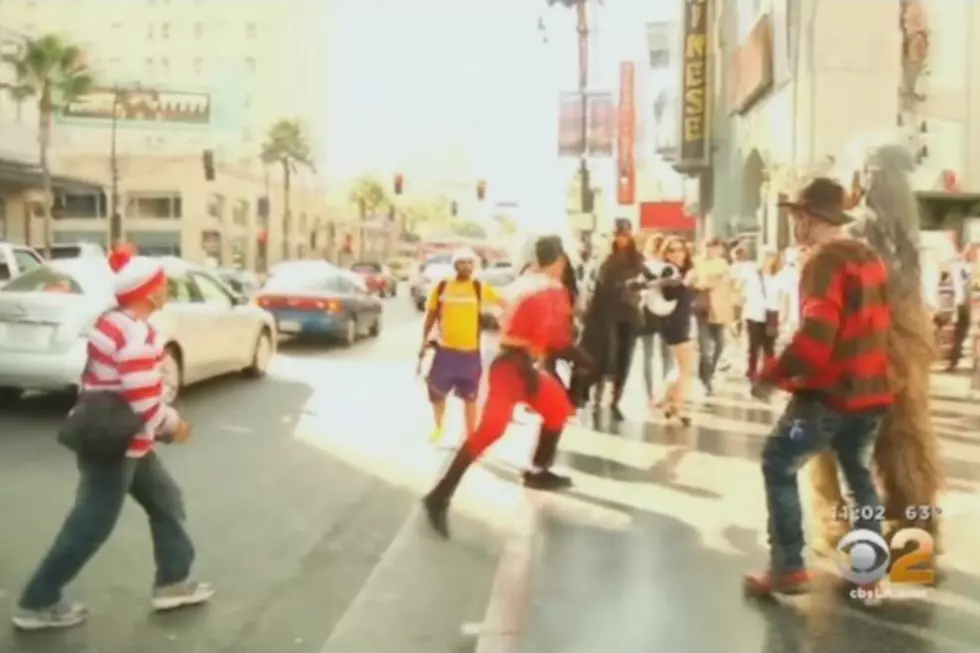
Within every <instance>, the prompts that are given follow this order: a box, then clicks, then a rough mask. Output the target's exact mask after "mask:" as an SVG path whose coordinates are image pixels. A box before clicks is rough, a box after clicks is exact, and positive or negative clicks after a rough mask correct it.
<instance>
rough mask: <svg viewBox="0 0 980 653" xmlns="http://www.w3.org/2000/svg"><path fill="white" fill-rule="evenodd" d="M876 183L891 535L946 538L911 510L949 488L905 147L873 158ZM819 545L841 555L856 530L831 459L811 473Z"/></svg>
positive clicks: (881, 445) (882, 455)
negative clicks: (887, 374)
mask: <svg viewBox="0 0 980 653" xmlns="http://www.w3.org/2000/svg"><path fill="white" fill-rule="evenodd" d="M867 166H868V173H869V177H870V183H869V185H868V190H867V193H866V194H865V197H864V200H865V205H866V209H867V211H866V213H867V216H866V219H864V220H861V221H860V222H859V224H858V225H857V227H858V228H857V230H856V232H857V234H858V235H860V236H861V237H863V238H865V239H866V240H867V242H869V243H870V244H871V245H872V246H873V247H874V248H875V249H876V250H878V252H879V253H880V254H881V255H882V257H883V259H884V260H885V262H886V263H888V264H889V266H890V273H891V282H890V284H889V286H890V287H889V293H890V300H891V305H892V328H891V332H890V333H889V338H888V351H889V363H890V365H891V373H892V381H893V389H894V391H895V404H894V405H893V406H892V407H891V409H890V410H889V412H888V414H887V415H886V416H885V419H884V421H883V422H882V424H881V427H880V428H879V430H878V439H877V443H876V445H875V452H874V466H875V473H876V477H877V480H878V485H879V489H880V492H881V498H882V505H883V506H884V507H885V518H886V520H887V521H888V526H887V530H888V531H889V533H888V534H890V533H891V532H894V531H895V530H897V529H901V528H905V527H908V526H916V527H919V528H922V529H924V530H926V531H928V532H929V533H930V534H932V536H933V537H934V538H935V539H936V540H937V546H938V539H939V532H938V531H939V524H938V523H937V522H935V521H927V522H922V523H920V522H916V521H914V520H910V519H909V518H908V516H907V515H906V511H907V510H909V509H910V508H915V507H917V506H935V505H937V501H938V499H939V494H940V492H941V491H942V486H943V482H944V477H943V465H942V459H941V457H940V451H939V442H938V438H937V437H936V433H935V431H934V430H933V427H932V424H931V422H930V419H929V415H930V407H929V377H930V374H929V372H930V368H931V366H932V363H933V361H934V360H935V358H936V351H935V345H934V338H933V325H932V320H931V318H930V316H929V313H928V310H927V309H926V306H925V303H924V302H923V299H922V289H921V281H920V279H921V276H920V266H919V254H918V248H917V246H916V242H917V237H918V227H919V216H918V208H917V204H916V200H915V196H914V194H913V193H912V190H911V187H910V185H909V183H908V174H909V172H910V171H911V169H912V167H911V159H910V157H909V156H908V153H907V152H906V151H905V150H904V148H901V147H897V146H886V147H882V148H879V149H877V150H876V151H874V152H872V153H871V155H870V156H869V157H868V160H867ZM810 478H811V483H812V488H813V500H814V516H815V517H816V521H817V523H816V526H817V529H816V534H817V538H816V542H815V545H816V547H817V549H818V550H820V551H827V550H833V549H834V548H836V546H837V543H838V541H839V540H840V538H841V537H843V535H844V534H845V533H846V532H847V531H848V529H849V528H850V524H848V523H847V522H846V521H845V520H844V519H843V515H845V514H846V512H845V511H844V510H843V508H844V506H845V505H846V504H845V499H844V497H843V495H842V492H841V486H840V481H839V475H838V471H837V461H836V459H835V457H834V455H833V454H832V453H831V454H825V455H823V456H821V457H820V458H818V459H817V460H816V461H814V464H813V465H812V467H811V474H810Z"/></svg>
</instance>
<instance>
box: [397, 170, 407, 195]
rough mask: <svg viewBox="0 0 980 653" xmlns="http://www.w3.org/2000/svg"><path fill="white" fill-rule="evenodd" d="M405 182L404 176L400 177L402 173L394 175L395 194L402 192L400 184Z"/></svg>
mask: <svg viewBox="0 0 980 653" xmlns="http://www.w3.org/2000/svg"><path fill="white" fill-rule="evenodd" d="M404 183H405V178H404V177H402V173H400V172H399V173H398V174H396V175H395V195H401V194H402V185H403V184H404Z"/></svg>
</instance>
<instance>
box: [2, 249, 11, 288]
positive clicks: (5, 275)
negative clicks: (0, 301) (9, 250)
mask: <svg viewBox="0 0 980 653" xmlns="http://www.w3.org/2000/svg"><path fill="white" fill-rule="evenodd" d="M12 276H13V275H12V274H10V263H8V262H7V255H6V254H5V253H4V252H2V251H0V281H6V280H7V279H9V278H10V277H12ZM5 287H6V286H5Z"/></svg>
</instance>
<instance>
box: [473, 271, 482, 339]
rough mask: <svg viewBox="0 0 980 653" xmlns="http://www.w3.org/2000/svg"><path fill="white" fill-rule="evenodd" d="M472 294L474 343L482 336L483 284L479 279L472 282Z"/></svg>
mask: <svg viewBox="0 0 980 653" xmlns="http://www.w3.org/2000/svg"><path fill="white" fill-rule="evenodd" d="M473 294H474V295H476V341H477V342H480V339H481V337H482V336H483V284H482V283H480V280H479V279H474V280H473Z"/></svg>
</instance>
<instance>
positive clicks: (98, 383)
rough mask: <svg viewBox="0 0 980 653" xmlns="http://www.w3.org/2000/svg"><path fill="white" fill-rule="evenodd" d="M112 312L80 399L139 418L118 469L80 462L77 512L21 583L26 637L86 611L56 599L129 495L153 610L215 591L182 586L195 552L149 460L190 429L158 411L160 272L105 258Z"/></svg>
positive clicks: (91, 343)
mask: <svg viewBox="0 0 980 653" xmlns="http://www.w3.org/2000/svg"><path fill="white" fill-rule="evenodd" d="M109 264H110V266H111V267H112V270H113V273H114V276H113V285H114V291H115V295H116V300H117V303H118V308H116V309H113V310H111V311H109V312H107V313H105V314H103V315H102V316H101V317H99V319H98V320H97V321H96V323H95V325H94V327H93V328H92V331H91V333H90V334H89V337H88V363H87V365H86V368H85V372H84V373H83V376H82V390H83V391H85V390H92V391H95V390H101V391H111V392H118V393H119V394H120V395H122V396H123V397H124V398H125V399H126V400H127V401H128V402H129V405H130V406H131V407H132V408H133V410H134V411H135V412H136V413H137V414H138V415H139V416H140V417H141V418H142V421H143V429H142V431H140V432H139V433H138V434H136V436H135V437H134V438H133V441H132V443H131V444H130V446H129V449H128V451H127V452H126V457H125V458H124V459H122V460H120V461H119V463H118V464H106V463H94V462H93V461H90V460H86V459H85V458H84V457H82V456H80V457H79V460H78V468H79V470H80V473H81V478H80V480H79V488H78V494H77V499H76V501H75V505H74V507H73V508H72V510H71V512H70V513H69V515H68V518H67V519H66V520H65V523H64V525H63V526H62V528H61V532H60V533H59V534H58V537H57V538H56V539H55V542H54V544H53V545H52V547H51V550H50V551H49V552H48V554H47V555H46V556H45V558H44V560H43V561H42V562H41V565H40V567H38V569H37V571H36V572H35V573H34V576H33V577H32V578H31V580H30V581H29V582H28V584H27V587H26V588H25V590H24V592H23V594H22V595H21V599H20V603H19V606H18V609H17V611H16V612H15V614H14V617H13V622H14V625H16V626H17V627H18V628H21V629H24V630H41V629H47V628H67V627H70V626H75V625H77V624H80V623H82V622H83V621H84V620H85V618H86V617H87V614H88V613H87V611H86V609H85V608H84V607H83V606H82V605H80V604H77V603H71V602H66V601H64V600H63V599H62V589H63V588H64V586H65V585H67V584H68V583H69V582H71V580H72V579H73V578H74V577H75V576H76V575H77V574H78V572H80V571H81V570H82V567H83V566H84V565H85V563H86V562H88V560H89V559H90V558H91V557H92V556H93V555H94V554H95V553H96V552H97V551H98V550H99V548H100V547H101V546H102V544H103V543H104V542H105V541H106V540H107V539H108V537H109V535H110V534H111V533H112V530H113V528H114V527H115V525H116V521H117V520H118V519H119V514H120V512H121V511H122V506H123V503H124V501H125V499H126V495H127V494H129V495H131V496H132V497H133V499H135V500H136V502H137V503H139V504H140V506H141V507H142V508H143V509H144V510H145V511H146V513H147V516H148V517H149V520H150V532H151V535H152V538H153V553H154V558H155V560H156V565H157V570H156V580H155V583H154V590H153V598H152V605H153V608H154V609H155V610H171V609H174V608H179V607H183V606H188V605H198V604H201V603H204V602H206V601H208V600H209V599H210V598H211V597H212V596H213V595H214V590H213V589H212V588H211V586H210V585H208V584H207V583H198V582H193V581H191V580H189V578H190V571H191V565H192V563H193V561H194V546H193V544H192V543H191V539H190V537H189V536H188V535H187V532H186V531H185V530H184V519H185V515H184V506H183V500H182V497H181V493H180V489H179V488H178V487H177V484H176V483H175V482H174V480H173V479H172V478H171V477H170V475H169V474H168V473H167V471H166V469H165V468H164V467H163V464H162V463H161V462H160V459H159V458H158V457H157V456H156V454H155V453H154V444H155V442H157V441H158V440H159V441H164V442H176V443H180V442H185V441H186V440H187V439H188V438H189V437H190V430H189V428H188V426H187V424H186V423H185V422H183V421H182V420H181V419H180V417H179V416H178V415H177V412H176V411H175V410H174V409H173V408H172V407H171V406H169V405H167V403H166V393H165V389H164V384H163V377H162V373H161V367H162V362H163V358H164V342H163V341H162V339H161V338H160V336H159V335H158V334H157V332H156V330H155V329H154V328H153V326H152V325H151V324H150V323H149V321H148V319H149V317H150V315H152V314H153V313H154V312H155V311H156V310H158V309H159V308H161V307H162V306H163V304H164V303H165V301H166V298H167V279H166V276H165V275H164V271H163V267H162V266H161V265H160V263H159V262H158V261H155V260H153V259H150V258H146V257H140V256H132V254H131V252H130V251H124V250H117V251H115V252H113V253H112V254H111V255H110V257H109Z"/></svg>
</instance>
